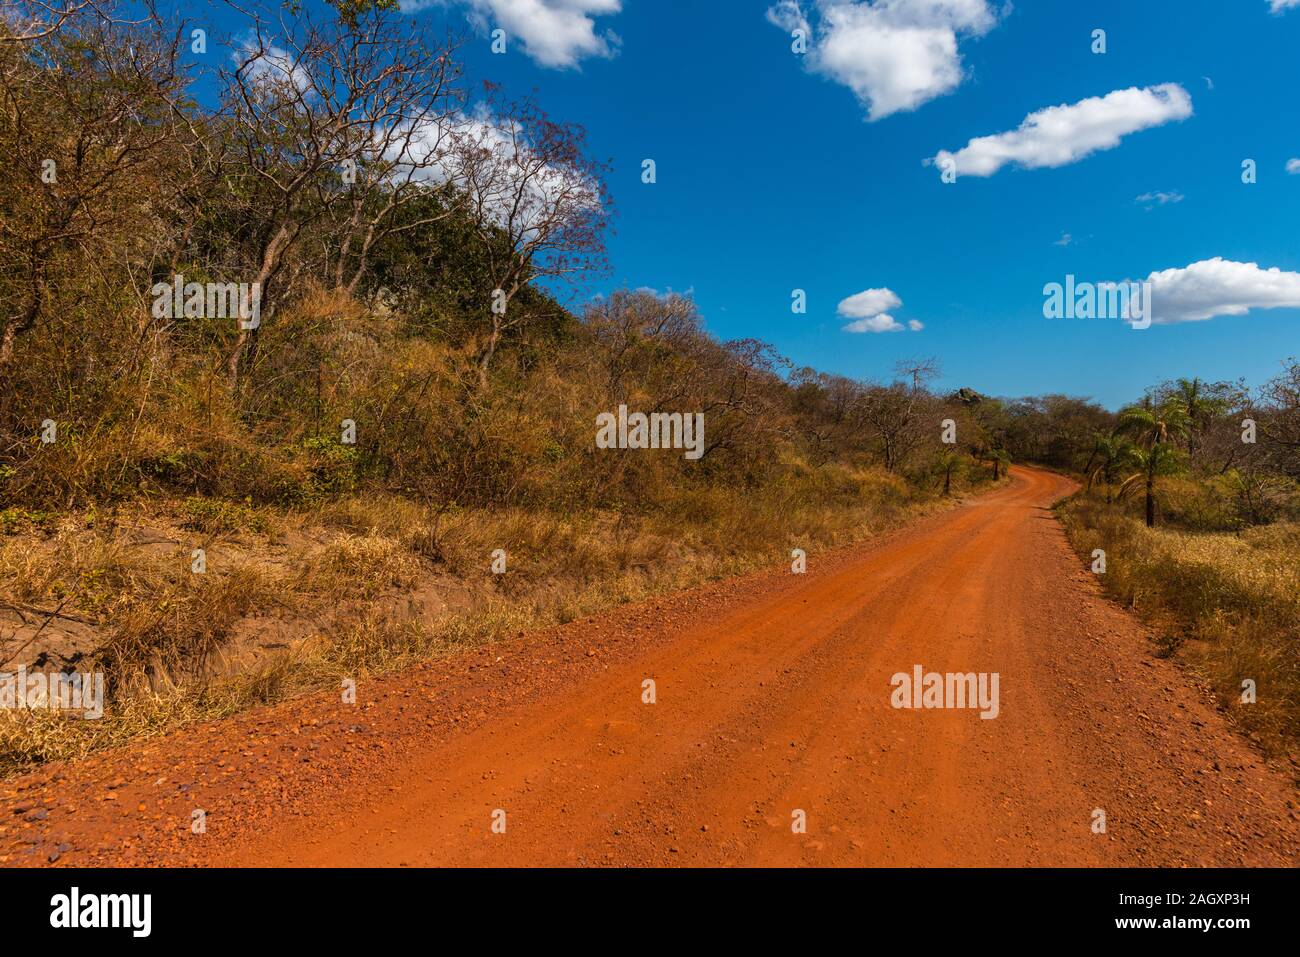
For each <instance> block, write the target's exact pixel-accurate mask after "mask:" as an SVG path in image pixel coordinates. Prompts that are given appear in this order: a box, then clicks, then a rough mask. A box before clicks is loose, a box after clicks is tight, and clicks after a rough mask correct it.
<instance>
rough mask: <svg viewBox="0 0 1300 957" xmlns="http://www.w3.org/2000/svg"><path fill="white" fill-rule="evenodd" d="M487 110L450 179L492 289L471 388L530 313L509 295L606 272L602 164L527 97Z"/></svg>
mask: <svg viewBox="0 0 1300 957" xmlns="http://www.w3.org/2000/svg"><path fill="white" fill-rule="evenodd" d="M487 90H488V97H487V101H486V105H485V106H484V107H483V109H482V110H481V111H480V112H479V114H478V115H477V116H476V117H475V118H473V119H472V120H471V121H470V122H469V123H468V124H466V125H465V127H464V128H463V129H462V130H461V132H460V134H459V137H458V151H457V152H458V163H457V177H458V181H459V183H460V184H461V186H462V188H463V189H464V191H465V195H466V197H467V201H468V209H469V214H470V216H471V217H472V220H473V229H474V235H475V237H476V238H477V240H478V244H479V246H480V251H481V253H482V255H483V257H484V259H485V261H486V263H487V274H488V278H489V281H490V282H491V283H492V289H491V290H490V293H491V295H490V305H489V309H488V313H489V314H488V316H487V319H486V335H485V337H484V342H483V345H482V349H481V352H480V357H479V386H480V388H486V387H487V383H488V371H489V368H490V367H491V365H492V360H493V358H494V357H495V355H496V351H497V348H498V347H499V345H500V343H501V339H502V337H503V336H504V335H506V334H507V333H508V332H510V331H512V330H515V329H518V328H520V327H522V326H524V325H526V324H527V323H528V322H529V321H530V320H531V319H533V318H535V316H534V315H533V314H532V313H531V311H530V310H529V309H527V308H519V304H518V303H517V302H516V296H517V295H518V293H519V291H520V290H521V289H522V288H523V287H524V286H526V285H528V284H530V283H542V282H546V281H554V280H560V279H566V280H569V281H573V280H576V279H580V278H582V277H584V276H587V275H590V274H592V273H593V272H597V271H599V270H601V269H603V268H604V266H605V259H604V248H605V246H604V235H603V234H604V228H605V226H606V223H607V221H608V217H609V200H608V196H607V194H606V190H605V184H604V181H603V177H604V174H605V172H606V167H605V166H604V165H603V164H600V163H597V162H594V161H592V160H590V159H588V158H587V157H586V156H585V155H584V153H583V149H584V147H585V133H584V132H583V130H582V129H581V128H580V127H577V126H571V125H566V124H561V123H556V122H553V121H551V120H550V119H548V118H547V117H546V115H545V114H544V113H542V112H541V110H539V109H538V108H537V106H536V104H534V103H533V101H531V100H528V99H525V100H520V101H515V102H509V103H504V104H501V103H499V98H498V97H497V95H496V89H495V87H492V86H491V85H489V86H488V87H487Z"/></svg>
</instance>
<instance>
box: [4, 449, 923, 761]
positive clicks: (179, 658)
mask: <svg viewBox="0 0 1300 957" xmlns="http://www.w3.org/2000/svg"><path fill="white" fill-rule="evenodd" d="M939 507H944V503H943V502H941V501H940V500H938V499H936V498H934V497H932V496H930V497H927V496H922V495H920V494H918V493H916V492H915V491H914V490H912V489H911V487H910V486H908V485H907V484H906V483H905V482H903V481H902V480H901V479H897V478H894V477H890V476H885V475H883V474H880V473H877V472H874V471H870V470H866V471H855V470H851V469H846V468H843V467H839V466H835V467H832V468H828V469H820V470H811V469H810V470H806V471H805V472H804V473H803V474H796V476H795V477H794V479H793V480H792V481H791V482H790V483H788V484H787V485H785V486H784V487H782V488H780V489H779V490H771V489H769V490H767V491H765V492H764V493H763V494H755V493H750V492H746V491H744V490H724V489H718V488H708V489H700V490H686V491H682V492H680V493H677V494H675V495H674V497H672V498H670V499H667V500H665V501H663V502H662V503H661V504H660V505H659V507H658V508H656V509H655V510H653V511H650V512H648V513H646V514H641V515H628V514H624V513H619V512H610V511H601V512H593V511H588V512H582V513H574V514H560V513H556V512H548V511H539V510H528V509H522V508H512V509H497V510H486V509H448V508H434V507H430V506H425V505H421V504H419V503H416V502H413V501H411V500H409V499H405V498H400V497H384V496H377V495H370V496H367V497H352V498H346V499H333V500H330V501H328V502H326V503H325V504H323V505H322V506H320V507H319V508H317V509H315V510H312V511H310V512H278V513H277V512H273V511H272V510H270V509H257V510H256V514H255V515H254V513H253V512H251V511H250V510H248V509H247V508H246V507H245V506H238V505H236V506H227V505H225V504H221V503H209V504H204V505H196V504H195V503H194V501H193V500H189V501H186V502H182V503H180V505H179V506H176V507H170V508H168V507H163V508H159V507H156V506H155V507H153V512H152V517H153V519H154V523H155V525H157V524H159V522H160V521H161V517H162V516H166V517H167V518H168V519H169V524H166V525H165V526H164V531H165V533H166V534H168V535H174V536H175V537H176V539H177V541H178V543H177V544H175V546H174V547H173V548H170V549H169V548H167V547H166V546H163V547H162V549H161V551H159V550H158V549H157V548H155V549H154V550H153V551H149V550H146V549H141V548H139V547H136V546H134V545H132V544H130V543H129V542H128V541H127V540H126V539H125V538H124V537H123V536H122V535H120V534H112V533H110V532H109V531H108V530H107V529H105V528H104V527H103V523H102V522H99V521H98V520H97V518H96V517H94V516H90V517H89V518H88V517H87V516H80V517H78V518H76V519H65V520H64V521H62V522H61V523H60V524H59V525H58V528H57V531H55V532H53V534H52V535H50V536H49V537H48V538H39V537H36V536H34V535H13V536H9V537H5V538H0V600H3V599H4V598H11V599H12V600H15V601H22V602H24V603H26V604H29V605H33V606H38V607H48V608H53V607H55V606H56V605H61V607H63V608H64V610H65V611H68V612H70V613H71V612H75V613H77V614H79V615H86V616H87V617H88V618H90V619H91V620H94V621H97V622H101V623H102V630H103V635H104V640H103V642H102V644H101V645H100V647H98V648H97V649H96V650H95V651H94V653H93V654H91V655H89V656H88V657H87V658H86V659H85V660H83V661H81V662H78V664H77V667H78V668H79V669H80V670H88V669H89V668H102V669H103V670H104V671H105V673H106V675H107V681H108V686H109V703H108V707H107V713H106V715H105V717H104V718H103V719H101V720H98V721H83V720H79V719H71V718H60V717H56V716H52V715H49V714H42V713H34V712H6V713H3V714H0V772H12V771H15V770H18V769H21V768H23V767H26V766H30V765H31V764H34V763H39V762H42V761H47V760H51V759H57V758H75V757H78V756H81V755H83V754H86V753H88V752H90V751H93V750H96V749H99V748H102V747H106V746H111V745H114V744H118V743H121V742H124V741H127V740H129V739H131V738H135V737H139V736H141V735H151V734H157V733H161V732H163V731H166V730H170V729H173V728H176V727H179V726H181V725H184V724H187V723H190V722H193V721H197V720H203V719H210V718H219V717H222V716H225V715H228V714H232V713H235V712H237V711H239V710H242V709H244V708H247V707H251V706H256V705H261V704H269V703H273V702H275V701H279V700H283V699H284V698H287V697H290V696H292V695H296V694H300V693H303V692H307V691H311V690H316V689H323V688H338V687H339V683H340V681H341V680H342V679H343V678H356V679H360V678H363V677H366V676H369V675H374V674H378V673H382V672H386V671H391V670H393V669H396V668H401V667H404V666H406V665H409V664H411V663H414V662H417V661H421V660H427V659H429V658H435V657H440V656H443V655H446V654H450V653H452V652H454V651H455V650H456V649H457V648H459V647H464V646H467V645H473V644H478V643H482V642H486V641H493V640H497V639H499V638H502V637H506V636H511V635H515V634H518V633H519V632H521V631H523V630H525V629H528V628H536V627H541V626H545V625H549V624H556V623H564V622H568V621H572V620H574V619H577V618H581V617H585V616H588V615H591V614H593V613H596V612H599V611H601V610H602V609H606V608H609V607H611V606H614V605H618V604H622V603H625V602H633V601H638V600H642V599H645V598H648V597H651V596H653V595H656V594H662V593H665V592H670V591H674V590H677V589H680V588H685V587H689V586H691V585H695V584H698V583H700V582H702V581H706V580H709V579H715V578H720V577H724V576H728V575H734V574H738V573H743V572H745V571H748V570H751V569H754V568H757V567H761V566H770V565H772V564H775V563H779V562H786V561H789V553H790V549H792V548H796V547H798V548H804V549H805V550H808V551H810V552H812V551H815V550H819V549H821V550H824V549H827V548H831V547H835V546H838V545H843V544H846V543H848V542H851V541H855V540H860V539H863V538H866V537H869V536H871V535H873V534H875V533H878V532H880V531H882V530H884V529H886V528H889V527H892V526H894V525H897V524H899V523H901V522H902V521H904V520H905V519H907V518H908V517H911V516H914V515H916V514H919V513H921V512H924V511H929V510H932V509H934V508H939ZM142 509H143V507H142ZM196 516H198V517H199V518H201V521H199V520H198V519H197V518H196ZM148 517H149V512H147V511H145V510H142V511H141V512H139V513H137V514H135V515H133V516H132V518H133V520H134V521H135V522H136V523H137V524H136V526H135V527H139V523H142V522H145V521H146V519H147V518H148ZM187 532H188V534H189V536H190V539H189V540H186V535H187ZM194 536H204V537H203V541H205V542H207V543H208V544H209V545H211V546H212V547H213V548H215V549H217V552H215V553H214V554H216V555H218V556H219V557H218V558H216V559H215V560H214V559H212V558H210V559H209V571H208V573H207V574H205V575H194V574H191V573H190V571H189V556H190V552H189V547H190V542H191V540H193V538H194ZM498 548H500V549H504V550H505V552H506V555H507V573H506V574H505V575H494V574H492V573H491V560H492V558H491V556H492V553H493V551H494V550H495V549H498ZM272 554H274V556H275V557H274V558H273V559H272V558H270V557H268V556H270V555H272ZM444 586H446V587H448V588H454V589H456V590H458V591H459V592H461V593H463V594H464V595H467V596H468V601H467V607H462V608H457V609H456V610H455V611H454V612H449V613H447V614H446V615H444V616H442V617H438V618H434V619H430V620H425V619H413V618H410V617H409V616H407V617H403V616H402V615H401V614H397V613H396V609H398V607H399V606H401V605H402V603H403V602H404V600H405V599H406V598H407V597H408V596H409V595H410V594H411V593H412V592H413V591H415V590H416V589H420V588H425V589H433V590H434V591H435V592H437V591H439V590H440V589H441V588H443V587H444ZM269 610H274V611H275V612H277V613H279V614H282V615H288V616H293V617H296V618H298V619H300V620H303V621H307V622H310V623H311V625H312V627H311V633H310V635H309V636H308V637H306V638H305V639H304V640H301V641H298V642H295V643H294V644H293V645H292V646H291V647H289V648H286V649H283V650H282V651H279V652H276V653H273V654H270V655H261V656H259V657H257V658H256V660H255V661H253V662H252V663H251V665H250V664H242V665H240V666H239V667H231V666H230V663H229V661H227V660H226V658H225V656H224V654H223V653H224V652H225V651H226V650H227V646H228V645H229V643H230V642H231V641H232V636H235V635H237V634H238V629H239V625H240V622H241V620H242V619H244V617H245V616H247V615H249V614H253V613H257V612H266V611H269Z"/></svg>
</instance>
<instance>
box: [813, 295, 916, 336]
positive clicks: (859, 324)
mask: <svg viewBox="0 0 1300 957" xmlns="http://www.w3.org/2000/svg"><path fill="white" fill-rule="evenodd" d="M902 304H903V300H901V299H899V298H898V294H897V293H896V292H894V290H892V289H886V288H884V287H881V288H880V289H864V290H862V292H857V293H854V294H853V295H851V296H849V297H848V298H846V299H841V300H840V304H839V305H838V306H837V307H836V309H835V311H836V312H837V313H839V315H841V316H843V317H844V318H845V319H852V320H853V321H852V322H850V323H849V324H848V325H846V326H843V327H842V328H843V329H844V331H845V332H902V331H903V329H904V326H903V324H902V323H901V322H899V321H898V320H896V319H895V318H894V317H893V316H891V315H889V313H887V312H885V310H886V309H897V308H898V307H899V306H901V305H902ZM906 328H908V329H911V330H912V331H913V332H920V331H921V330H922V329H924V328H925V326H923V325H922V324H921V323H919V322H917V321H916V320H915V319H911V320H909V321H908V323H907V326H906Z"/></svg>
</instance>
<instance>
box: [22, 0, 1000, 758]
mask: <svg viewBox="0 0 1300 957" xmlns="http://www.w3.org/2000/svg"><path fill="white" fill-rule="evenodd" d="M232 9H233V8H232ZM239 9H240V15H241V16H244V17H245V18H246V22H245V24H244V28H243V29H241V30H238V31H235V32H234V33H233V34H232V36H229V37H217V36H215V35H212V36H208V37H207V38H206V42H207V51H208V52H206V53H196V52H195V48H194V42H195V41H194V40H193V30H194V28H196V27H199V26H201V25H200V24H195V23H190V22H188V21H187V20H185V19H184V12H183V8H178V9H177V10H164V9H162V8H155V7H152V6H150V5H147V4H146V5H143V6H141V5H131V6H130V7H129V8H126V7H120V8H118V7H115V6H114V5H113V4H112V3H95V4H93V5H92V4H85V5H77V4H74V5H71V6H70V7H69V8H68V11H67V15H66V16H64V15H61V14H60V15H57V16H56V15H54V14H52V13H51V10H50V8H49V7H48V6H47V5H45V4H42V3H37V2H24V0H17V2H14V0H6V2H4V4H3V10H4V16H3V17H0V149H3V151H4V155H5V156H6V158H7V163H8V168H9V175H7V176H6V177H4V178H3V180H0V669H3V670H10V671H12V670H14V669H16V668H18V667H19V666H20V665H23V666H26V667H28V668H30V669H37V670H44V671H76V672H92V671H101V672H103V673H104V675H105V677H106V686H107V695H108V703H107V708H106V715H105V717H104V718H103V719H102V720H91V721H81V720H77V719H72V718H68V717H64V716H59V715H54V714H50V713H48V712H44V711H14V710H5V711H4V712H3V713H0V771H12V770H14V769H18V768H21V767H24V766H27V765H30V764H32V763H34V762H39V761H44V760H50V759H57V758H65V757H72V756H76V755H79V754H83V753H85V752H87V751H89V750H92V749H95V748H99V747H103V746H106V745H111V744H114V743H117V742H120V741H122V740H125V739H127V738H129V737H132V736H136V735H141V734H155V733H160V732H162V731H165V730H168V729H170V728H174V727H176V726H178V725H179V724H182V723H184V722H188V721H194V720H199V719H202V718H207V717H216V716H220V715H222V714H227V713H231V712H233V711H235V710H238V709H240V708H244V707H247V706H250V705H253V704H258V703H264V702H271V701H275V700H278V699H280V698H283V697H285V696H288V695H292V694H296V693H299V692H301V691H304V690H308V689H312V688H331V687H332V688H335V689H337V688H338V687H339V685H340V682H341V681H342V679H343V678H349V677H350V678H355V679H358V680H360V679H363V678H364V677H366V676H369V675H373V674H376V673H380V672H382V671H385V670H387V669H391V668H394V667H399V666H401V665H404V664H407V663H409V662H412V661H416V660H420V659H422V658H427V657H429V656H433V655H439V654H444V653H447V652H448V651H450V650H454V649H455V648H456V647H458V646H462V645H464V644H465V643H468V642H479V641H486V640H492V639H494V638H498V637H502V636H508V635H514V634H517V633H519V632H520V631H522V630H523V629H525V628H528V627H536V626H538V625H543V624H546V623H549V622H563V621H567V620H571V619H573V618H576V617H580V616H583V615H587V614H590V613H592V612H594V611H596V610H597V609H599V608H602V607H606V606H608V605H610V604H612V603H617V602H621V601H629V600H636V599H639V598H643V597H645V596H648V595H653V594H656V593H659V592H663V591H665V590H669V589H675V588H680V587H683V586H687V585H690V584H693V583H697V582H700V581H703V580H706V579H709V578H713V577H718V576H723V575H728V574H734V573H736V572H739V571H743V570H746V569H749V568H755V567H760V566H772V565H776V564H778V563H786V564H788V563H789V562H790V560H791V551H792V549H795V548H801V549H804V550H805V551H806V552H807V553H808V556H809V561H810V563H815V561H816V560H817V559H816V556H817V553H818V551H819V550H821V551H824V550H825V549H827V548H831V547H834V546H837V545H841V544H846V543H849V542H852V541H855V540H859V539H862V538H864V537H868V536H871V535H873V534H875V533H877V532H879V531H880V530H882V529H885V528H888V527H891V526H893V525H896V524H897V523H899V522H901V521H903V520H905V519H907V518H908V517H910V516H914V515H916V514H918V513H920V512H924V511H926V510H930V509H934V508H939V507H943V505H944V503H945V502H949V501H955V500H956V499H957V498H958V497H959V496H960V495H963V494H966V493H969V492H971V491H976V490H979V489H980V488H982V487H985V486H987V485H989V484H990V483H993V482H995V481H997V480H1000V479H1002V478H1004V477H1005V472H1006V465H1007V463H1008V462H1009V461H1010V458H1009V456H1008V452H1007V446H1006V442H1005V437H1004V435H1003V432H1002V431H1001V429H1000V426H999V425H998V422H997V417H998V414H999V413H998V410H999V408H1000V406H999V404H998V403H996V402H994V401H993V400H985V399H983V398H982V397H980V396H977V395H975V394H973V393H969V392H961V393H957V394H955V395H941V394H937V393H936V392H935V391H934V390H933V389H932V388H931V384H932V383H933V381H934V379H935V378H936V376H937V374H938V369H937V367H936V366H935V365H934V364H933V363H932V362H929V361H926V360H922V359H918V360H915V361H911V362H906V363H903V364H901V365H900V367H899V369H898V370H897V375H896V376H895V377H894V378H893V379H891V380H889V381H884V382H863V381H853V380H849V379H845V378H840V377H835V376H827V375H823V374H820V373H818V372H816V371H814V370H810V369H801V368H796V367H794V366H792V365H791V363H789V362H788V361H787V360H785V359H784V358H783V357H782V356H780V355H778V354H776V353H775V352H774V351H773V350H772V349H771V348H770V347H769V346H767V345H766V344H764V343H762V342H759V341H755V340H735V341H725V342H724V341H719V340H718V339H716V338H715V337H713V336H711V335H710V334H709V333H708V332H707V331H706V330H705V327H704V323H703V320H702V318H701V316H700V315H699V313H698V311H697V310H696V307H695V305H694V303H693V302H692V301H691V300H690V298H689V297H686V296H681V295H675V294H671V293H667V294H656V293H652V292H647V291H614V292H609V293H606V294H604V295H601V296H597V295H594V290H595V285H594V284H595V283H596V282H598V281H600V280H602V279H603V278H604V276H605V265H604V237H605V235H606V232H607V229H608V224H609V220H610V218H611V216H612V214H613V210H612V207H611V205H610V203H609V201H608V197H607V196H606V187H605V184H606V181H607V179H608V177H609V176H611V175H612V174H613V172H614V171H612V170H611V169H610V167H609V166H608V164H605V163H603V162H601V161H598V160H595V159H593V158H591V157H590V156H589V155H588V152H587V147H586V143H585V137H584V134H583V131H582V130H581V129H579V128H577V127H574V126H572V125H569V124H566V123H564V122H561V121H557V120H553V119H551V118H550V117H548V116H546V115H545V114H544V113H543V112H542V110H541V108H540V106H539V105H538V104H537V103H536V102H534V101H533V100H531V99H522V100H511V99H509V98H508V97H506V96H505V95H504V94H503V92H502V91H501V90H499V89H496V88H494V87H491V86H486V87H485V86H482V85H478V84H475V83H473V82H472V80H471V78H469V77H466V76H465V75H464V74H463V72H462V70H461V69H460V66H459V59H458V54H457V49H458V39H457V38H455V37H442V36H433V35H428V34H423V33H421V32H420V30H419V29H418V27H416V26H415V25H414V24H413V23H412V22H411V21H410V20H409V19H406V18H402V17H401V15H400V13H399V12H398V11H397V10H396V9H395V5H394V4H391V3H387V2H385V3H379V4H375V3H369V2H364V0H363V2H353V0H349V2H347V3H336V4H334V9H333V10H332V11H327V12H325V13H321V12H319V11H318V12H316V13H310V12H308V11H306V10H304V11H302V12H301V15H297V16H294V17H292V18H289V17H283V18H282V17H281V16H280V8H279V5H278V4H267V5H262V6H258V5H256V4H254V5H252V6H248V5H240V8H239ZM189 284H198V286H197V287H196V288H197V289H198V290H199V292H198V294H197V295H194V296H191V295H190V292H189V291H188V290H189ZM241 289H245V290H252V289H256V291H257V293H256V299H255V300H254V299H251V298H246V299H245V300H244V301H242V302H240V300H239V297H240V290H241ZM173 290H175V291H173ZM232 303H238V304H239V306H240V309H238V310H233V311H232V309H231V308H229V307H230V306H231V304H232ZM250 306H254V307H255V312H254V310H253V309H250V308H249V307H250ZM214 310H215V311H214ZM253 320H256V321H253ZM620 405H625V406H627V408H628V409H629V410H631V411H633V412H643V413H656V412H659V413H685V414H693V413H700V414H702V415H703V420H704V433H703V443H702V447H701V449H700V453H701V454H700V455H699V457H698V458H687V457H686V456H685V455H684V454H683V450H681V449H673V448H662V449H643V450H638V449H603V448H598V447H597V446H596V443H595V441H594V440H595V434H596V422H597V416H598V415H600V414H602V413H613V412H615V411H616V410H617V409H618V408H619V406H620ZM947 419H951V420H952V422H953V424H954V426H955V429H956V439H957V441H956V442H955V443H945V442H944V441H942V438H941V436H942V430H943V423H944V421H945V420H947ZM498 552H499V554H500V556H501V560H503V561H504V562H505V570H504V573H502V574H496V573H494V570H493V564H494V561H496V559H495V558H494V556H495V555H497V554H498Z"/></svg>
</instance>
